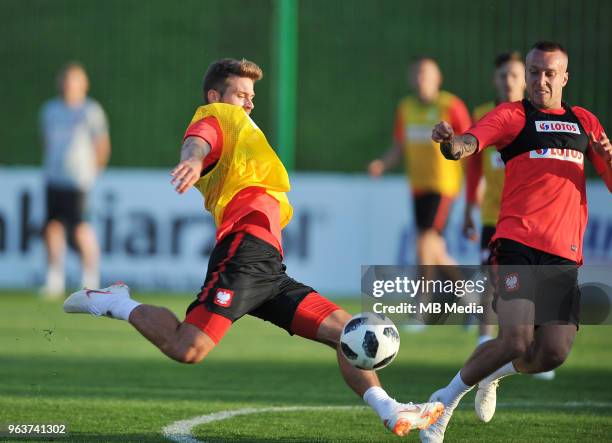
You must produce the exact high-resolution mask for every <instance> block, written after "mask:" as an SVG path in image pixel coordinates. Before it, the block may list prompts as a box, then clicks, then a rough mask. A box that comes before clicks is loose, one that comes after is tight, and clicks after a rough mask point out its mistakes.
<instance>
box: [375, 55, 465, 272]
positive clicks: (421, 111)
mask: <svg viewBox="0 0 612 443" xmlns="http://www.w3.org/2000/svg"><path fill="white" fill-rule="evenodd" d="M410 81H411V84H412V87H413V89H414V91H415V92H416V94H415V95H410V96H408V97H406V98H404V99H402V100H401V101H400V103H399V105H398V107H397V113H396V121H395V130H394V136H393V143H392V146H391V148H390V149H389V150H388V151H387V152H386V153H385V154H384V155H383V156H382V157H381V158H378V159H375V160H373V161H372V162H371V163H370V164H369V166H368V172H369V173H370V175H371V176H372V177H378V176H380V175H382V174H384V173H385V171H387V170H388V169H390V168H392V167H393V166H395V165H396V164H397V163H398V162H399V161H400V159H401V158H402V157H403V158H404V162H405V167H406V172H407V174H408V179H409V181H410V186H411V189H412V195H413V202H414V216H415V221H416V225H417V229H418V238H417V259H418V262H419V264H421V265H452V264H456V263H455V261H454V260H453V259H452V258H451V257H450V256H449V255H448V253H447V251H446V244H445V242H444V238H443V237H442V232H443V230H444V227H445V225H446V221H447V218H448V214H449V211H450V207H451V203H452V201H453V199H454V198H455V197H456V196H457V194H459V191H460V190H461V182H462V175H463V174H462V165H461V164H460V163H458V162H454V163H453V162H451V161H448V160H446V159H445V158H444V157H443V156H442V154H440V148H439V145H438V144H437V143H434V142H433V141H432V140H431V127H432V126H431V123H432V122H434V124H435V121H436V119H438V118H439V117H442V116H445V117H446V118H448V119H449V120H448V121H450V122H451V125H453V129H454V130H455V131H456V132H458V133H462V132H463V131H465V130H466V129H467V128H469V127H470V124H471V119H470V115H469V112H468V110H467V108H466V107H465V105H464V103H463V101H461V99H460V98H458V97H456V96H455V95H453V94H451V93H449V92H446V91H443V90H440V87H441V84H442V74H441V72H440V68H439V67H438V64H437V63H436V61H435V60H433V59H432V58H429V57H424V58H420V59H418V60H416V61H415V62H414V63H413V64H412V65H411V68H410Z"/></svg>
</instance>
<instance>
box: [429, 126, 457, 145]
mask: <svg viewBox="0 0 612 443" xmlns="http://www.w3.org/2000/svg"><path fill="white" fill-rule="evenodd" d="M453 135H454V132H453V128H452V127H451V125H450V124H449V123H447V122H445V121H441V122H440V123H438V124H437V125H436V126H434V128H433V131H431V139H432V140H433V141H435V142H436V143H442V142H449V141H450V139H451V138H452V136H453Z"/></svg>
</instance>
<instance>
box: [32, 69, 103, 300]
mask: <svg viewBox="0 0 612 443" xmlns="http://www.w3.org/2000/svg"><path fill="white" fill-rule="evenodd" d="M57 83H58V89H59V94H60V96H59V97H57V98H54V99H51V100H49V101H47V102H46V103H45V104H44V105H43V107H42V109H41V117H40V124H41V132H42V136H43V139H44V175H45V182H46V200H47V218H46V225H45V229H44V239H45V246H46V248H47V262H48V263H47V266H48V268H47V278H46V282H45V286H44V287H43V293H44V294H45V295H46V296H48V297H61V296H63V295H64V290H65V271H64V258H65V253H66V244H67V243H69V244H74V245H75V246H76V249H77V251H78V253H79V254H80V258H81V264H82V272H83V276H82V284H83V286H86V287H98V286H99V284H100V271H99V258H100V248H99V245H98V241H97V239H96V234H95V232H94V230H93V229H92V227H91V226H90V224H89V223H88V222H87V220H86V212H87V197H88V193H89V191H90V189H91V187H92V186H93V184H94V181H95V179H96V177H97V176H98V174H99V173H100V172H101V171H102V170H103V169H104V168H105V167H106V164H107V163H108V159H109V156H110V138H109V133H108V124H107V121H106V116H105V115H104V111H103V110H102V107H101V106H100V105H99V104H98V102H96V101H95V100H93V99H91V98H89V97H87V90H88V89H89V81H88V79H87V74H86V72H85V69H84V68H83V66H82V65H80V64H79V63H69V64H68V65H66V66H65V67H64V69H62V71H61V72H60V73H59V75H58V80H57ZM67 239H68V242H67Z"/></svg>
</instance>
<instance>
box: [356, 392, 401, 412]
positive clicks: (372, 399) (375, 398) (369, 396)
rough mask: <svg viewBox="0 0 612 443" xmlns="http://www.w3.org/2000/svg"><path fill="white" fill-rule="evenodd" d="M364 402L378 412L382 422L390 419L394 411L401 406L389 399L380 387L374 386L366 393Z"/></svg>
mask: <svg viewBox="0 0 612 443" xmlns="http://www.w3.org/2000/svg"><path fill="white" fill-rule="evenodd" d="M363 400H364V401H365V402H366V403H367V404H368V405H370V407H371V408H372V409H374V411H376V413H377V414H378V416H379V417H380V418H381V420H385V419H387V418H389V416H390V415H391V413H392V412H393V409H394V408H395V407H397V406H398V405H399V403H398V402H396V401H395V400H394V399H392V398H391V397H389V395H388V394H387V393H386V392H385V390H384V389H383V388H381V387H380V386H372V387H371V388H370V389H368V390H367V391H365V394H363Z"/></svg>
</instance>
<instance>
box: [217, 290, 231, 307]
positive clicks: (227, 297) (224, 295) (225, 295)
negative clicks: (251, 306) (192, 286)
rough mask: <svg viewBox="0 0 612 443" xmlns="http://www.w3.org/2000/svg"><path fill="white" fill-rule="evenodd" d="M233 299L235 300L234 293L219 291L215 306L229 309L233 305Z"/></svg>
mask: <svg viewBox="0 0 612 443" xmlns="http://www.w3.org/2000/svg"><path fill="white" fill-rule="evenodd" d="M232 298H234V291H230V290H229V289H221V288H220V289H217V293H216V294H215V300H214V302H215V304H216V305H218V306H221V307H223V308H229V307H230V306H231V304H232Z"/></svg>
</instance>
